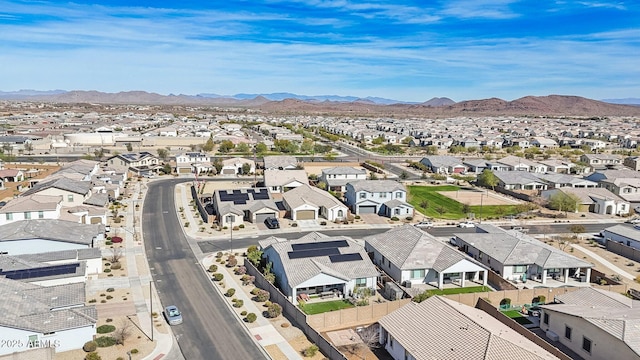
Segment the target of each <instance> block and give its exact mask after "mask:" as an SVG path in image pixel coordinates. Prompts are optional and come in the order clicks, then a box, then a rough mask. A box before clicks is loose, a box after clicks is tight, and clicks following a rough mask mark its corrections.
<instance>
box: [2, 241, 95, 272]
mask: <svg viewBox="0 0 640 360" xmlns="http://www.w3.org/2000/svg"><path fill="white" fill-rule="evenodd" d="M13 258H15V259H19V260H20V261H26V262H36V263H42V264H48V265H65V264H75V263H81V264H82V266H83V267H84V269H85V271H84V273H85V274H100V273H102V251H101V250H100V248H97V247H95V248H86V249H75V250H60V251H49V252H44V253H35V254H22V255H14V256H13Z"/></svg>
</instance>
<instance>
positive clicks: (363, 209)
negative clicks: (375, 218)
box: [358, 205, 376, 214]
mask: <svg viewBox="0 0 640 360" xmlns="http://www.w3.org/2000/svg"><path fill="white" fill-rule="evenodd" d="M375 213H376V206H375V205H373V206H371V205H369V206H359V207H358V214H375Z"/></svg>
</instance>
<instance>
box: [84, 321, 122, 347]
mask: <svg viewBox="0 0 640 360" xmlns="http://www.w3.org/2000/svg"><path fill="white" fill-rule="evenodd" d="M115 330H116V327H115V326H113V325H101V326H98V328H97V329H96V332H97V333H98V334H108V333H110V332H114V331H115ZM91 351H93V350H91ZM91 351H88V352H91Z"/></svg>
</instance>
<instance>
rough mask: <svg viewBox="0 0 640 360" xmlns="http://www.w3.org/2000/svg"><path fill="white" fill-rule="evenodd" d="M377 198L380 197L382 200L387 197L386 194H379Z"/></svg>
mask: <svg viewBox="0 0 640 360" xmlns="http://www.w3.org/2000/svg"><path fill="white" fill-rule="evenodd" d="M378 197H380V198H381V199H384V198H386V197H387V193H386V192H381V193H379V194H378Z"/></svg>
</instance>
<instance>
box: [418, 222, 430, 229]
mask: <svg viewBox="0 0 640 360" xmlns="http://www.w3.org/2000/svg"><path fill="white" fill-rule="evenodd" d="M414 226H415V227H419V228H427V229H431V228H432V227H433V223H432V222H431V221H420V222H419V223H417V224H415V225H414Z"/></svg>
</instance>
